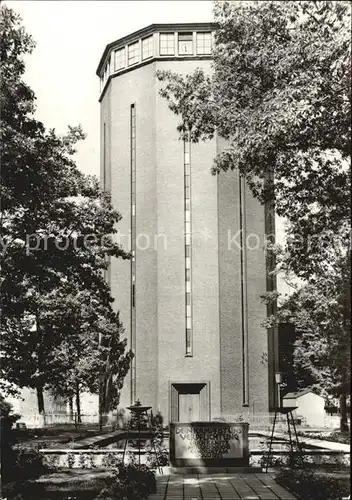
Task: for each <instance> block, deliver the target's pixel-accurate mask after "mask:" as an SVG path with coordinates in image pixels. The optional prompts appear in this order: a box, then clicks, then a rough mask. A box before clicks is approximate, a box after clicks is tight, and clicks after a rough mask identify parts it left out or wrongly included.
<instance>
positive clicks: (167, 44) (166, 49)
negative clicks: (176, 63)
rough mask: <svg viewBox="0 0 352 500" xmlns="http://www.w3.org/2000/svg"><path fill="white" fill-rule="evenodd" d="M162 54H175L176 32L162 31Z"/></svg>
mask: <svg viewBox="0 0 352 500" xmlns="http://www.w3.org/2000/svg"><path fill="white" fill-rule="evenodd" d="M160 55H161V56H166V55H170V56H173V55H175V33H160Z"/></svg>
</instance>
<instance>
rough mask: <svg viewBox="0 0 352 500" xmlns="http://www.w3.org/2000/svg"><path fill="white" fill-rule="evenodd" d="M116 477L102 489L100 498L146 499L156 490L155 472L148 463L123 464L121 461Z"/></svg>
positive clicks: (115, 473) (115, 472)
mask: <svg viewBox="0 0 352 500" xmlns="http://www.w3.org/2000/svg"><path fill="white" fill-rule="evenodd" d="M113 473H114V477H113V478H112V479H110V480H107V481H108V485H107V487H106V488H104V489H103V490H101V492H100V493H99V495H98V497H97V498H99V499H105V500H107V499H120V498H121V499H122V498H123V499H126V500H144V499H146V498H147V497H148V495H149V494H150V493H155V492H156V480H155V474H154V472H153V471H151V470H150V469H149V468H148V467H147V466H146V465H136V464H126V465H125V464H123V463H122V462H120V463H119V464H118V467H117V469H116V470H115V471H113Z"/></svg>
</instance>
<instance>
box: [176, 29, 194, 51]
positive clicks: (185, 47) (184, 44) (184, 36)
mask: <svg viewBox="0 0 352 500" xmlns="http://www.w3.org/2000/svg"><path fill="white" fill-rule="evenodd" d="M178 53H179V55H183V56H184V55H187V54H193V33H179V34H178Z"/></svg>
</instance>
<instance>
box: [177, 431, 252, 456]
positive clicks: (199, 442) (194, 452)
mask: <svg viewBox="0 0 352 500" xmlns="http://www.w3.org/2000/svg"><path fill="white" fill-rule="evenodd" d="M170 430H171V432H170V458H171V461H174V463H177V462H179V463H180V462H182V463H185V464H186V462H187V463H189V464H192V463H193V462H194V463H195V462H196V461H197V462H198V461H202V462H203V463H204V464H205V463H207V462H209V463H210V462H211V463H213V464H214V463H217V462H218V463H219V464H220V463H225V462H226V463H228V462H229V461H233V460H236V461H238V460H240V461H245V462H246V461H247V457H248V424H246V423H229V424H225V423H219V422H209V423H206V422H192V423H190V424H182V423H177V424H171V429H170Z"/></svg>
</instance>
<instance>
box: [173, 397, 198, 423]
mask: <svg viewBox="0 0 352 500" xmlns="http://www.w3.org/2000/svg"><path fill="white" fill-rule="evenodd" d="M199 407H200V405H199V393H198V394H194V393H193V394H192V393H190V394H179V395H178V421H179V422H198V421H199V420H200V411H199V410H200V408H199Z"/></svg>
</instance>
